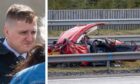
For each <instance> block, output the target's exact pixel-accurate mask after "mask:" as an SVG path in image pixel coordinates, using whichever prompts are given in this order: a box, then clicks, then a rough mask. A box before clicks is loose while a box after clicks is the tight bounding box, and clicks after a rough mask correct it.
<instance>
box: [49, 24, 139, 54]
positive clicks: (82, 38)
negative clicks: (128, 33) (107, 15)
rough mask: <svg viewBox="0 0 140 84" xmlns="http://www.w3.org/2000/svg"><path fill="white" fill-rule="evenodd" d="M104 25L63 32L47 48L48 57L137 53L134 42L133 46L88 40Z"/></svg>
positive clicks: (88, 25) (109, 40)
mask: <svg viewBox="0 0 140 84" xmlns="http://www.w3.org/2000/svg"><path fill="white" fill-rule="evenodd" d="M101 25H105V23H102V22H99V23H92V24H87V25H80V26H75V27H73V28H71V29H69V30H67V31H65V32H63V33H62V34H61V35H60V37H59V38H58V41H57V42H54V43H53V44H52V45H49V47H48V53H49V55H53V54H84V53H98V52H125V51H137V50H138V46H137V45H136V43H135V42H133V45H130V44H126V43H125V42H123V41H120V40H115V39H108V38H103V39H90V38H89V37H88V34H89V33H91V32H93V31H95V30H97V28H98V26H101Z"/></svg>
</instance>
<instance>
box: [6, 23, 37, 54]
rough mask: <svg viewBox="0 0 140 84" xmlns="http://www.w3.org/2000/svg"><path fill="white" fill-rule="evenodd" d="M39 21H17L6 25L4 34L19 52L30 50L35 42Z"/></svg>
mask: <svg viewBox="0 0 140 84" xmlns="http://www.w3.org/2000/svg"><path fill="white" fill-rule="evenodd" d="M36 33H37V23H36V22H33V23H31V24H29V23H26V22H25V21H15V22H12V23H11V24H10V25H8V26H5V28H4V34H5V36H6V39H7V41H8V44H9V45H10V46H11V47H12V48H13V49H15V50H16V51H17V52H19V53H25V52H28V51H29V50H30V49H31V48H32V47H33V46H34V44H35V40H36Z"/></svg>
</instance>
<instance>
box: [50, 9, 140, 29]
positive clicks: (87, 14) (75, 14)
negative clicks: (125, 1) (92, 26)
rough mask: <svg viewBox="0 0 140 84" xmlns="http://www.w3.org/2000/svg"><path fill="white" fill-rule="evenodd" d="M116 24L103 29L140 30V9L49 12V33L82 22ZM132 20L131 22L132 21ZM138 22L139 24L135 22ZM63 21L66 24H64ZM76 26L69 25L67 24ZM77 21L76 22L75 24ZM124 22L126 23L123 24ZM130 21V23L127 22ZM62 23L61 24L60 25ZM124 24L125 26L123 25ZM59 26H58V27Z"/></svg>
mask: <svg viewBox="0 0 140 84" xmlns="http://www.w3.org/2000/svg"><path fill="white" fill-rule="evenodd" d="M115 19H116V22H115V23H116V24H111V25H106V26H103V27H102V28H103V29H115V30H116V29H117V30H122V29H125V30H129V29H137V28H140V24H139V23H140V9H78V10H49V11H48V20H49V26H48V29H49V31H51V30H56V31H57V30H66V29H69V28H71V27H73V26H75V25H76V24H79V23H80V22H81V23H83V24H85V23H86V24H87V23H91V22H98V21H105V20H106V22H107V21H108V22H112V21H115ZM130 20H131V21H130ZM135 20H137V22H136V21H135ZM62 21H63V22H64V23H62ZM68 21H69V22H71V23H72V21H73V23H75V24H70V23H69V24H68V23H66V22H68ZM74 21H75V22H74ZM123 21H124V22H123ZM125 21H129V22H125ZM60 22H61V24H60ZM122 23H123V24H122ZM56 24H57V25H56Z"/></svg>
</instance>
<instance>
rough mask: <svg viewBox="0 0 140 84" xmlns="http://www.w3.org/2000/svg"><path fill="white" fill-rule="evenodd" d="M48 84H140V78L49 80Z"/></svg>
mask: <svg viewBox="0 0 140 84" xmlns="http://www.w3.org/2000/svg"><path fill="white" fill-rule="evenodd" d="M48 84H140V76H120V77H94V78H75V79H49V80H48Z"/></svg>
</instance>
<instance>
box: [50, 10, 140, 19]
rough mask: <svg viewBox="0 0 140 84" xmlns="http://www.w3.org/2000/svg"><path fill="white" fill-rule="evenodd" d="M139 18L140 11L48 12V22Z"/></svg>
mask: <svg viewBox="0 0 140 84" xmlns="http://www.w3.org/2000/svg"><path fill="white" fill-rule="evenodd" d="M127 18H140V9H77V10H48V20H70V19H72V20H73V19H127Z"/></svg>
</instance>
